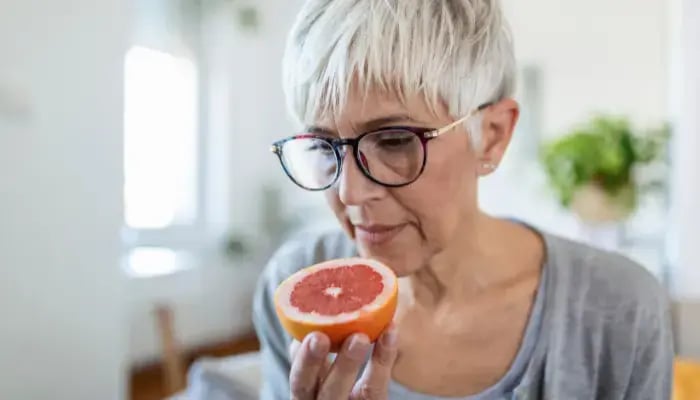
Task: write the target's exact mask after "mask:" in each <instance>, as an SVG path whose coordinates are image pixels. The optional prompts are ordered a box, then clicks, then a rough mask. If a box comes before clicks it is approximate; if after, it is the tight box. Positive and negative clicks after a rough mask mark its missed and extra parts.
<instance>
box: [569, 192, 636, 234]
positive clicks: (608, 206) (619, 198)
mask: <svg viewBox="0 0 700 400" xmlns="http://www.w3.org/2000/svg"><path fill="white" fill-rule="evenodd" d="M635 203H636V195H635V190H634V186H633V185H632V184H630V185H627V186H626V187H623V188H621V189H619V190H618V191H617V192H616V193H615V194H610V193H608V192H606V191H605V190H604V189H603V188H602V187H600V186H599V185H598V184H595V183H589V184H586V185H584V186H581V187H580V188H578V189H577V190H576V192H575V193H574V196H573V199H572V201H571V211H573V212H574V214H576V216H578V218H579V219H581V221H582V222H584V223H586V224H593V225H596V224H609V223H615V222H621V221H624V220H625V219H627V218H628V217H629V216H630V214H632V212H633V211H634V208H635Z"/></svg>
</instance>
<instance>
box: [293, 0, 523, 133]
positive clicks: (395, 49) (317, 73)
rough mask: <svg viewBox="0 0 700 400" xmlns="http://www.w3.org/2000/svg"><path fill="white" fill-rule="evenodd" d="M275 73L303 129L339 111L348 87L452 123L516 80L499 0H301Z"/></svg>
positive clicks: (510, 87)
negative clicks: (423, 106) (418, 101)
mask: <svg viewBox="0 0 700 400" xmlns="http://www.w3.org/2000/svg"><path fill="white" fill-rule="evenodd" d="M283 67H284V68H283V69H284V79H283V80H284V90H285V95H286V99H287V105H288V107H289V109H290V112H291V114H292V116H293V117H294V119H295V120H296V122H298V123H299V124H301V125H305V124H311V123H312V122H313V121H314V120H315V119H317V118H318V117H319V116H320V115H327V113H332V114H337V113H338V112H339V111H340V110H341V109H342V107H343V105H344V104H345V101H346V100H347V96H348V92H349V90H350V85H351V84H352V83H355V84H359V85H360V86H361V87H362V88H363V90H367V89H369V88H370V87H378V88H380V89H387V90H391V91H393V92H394V93H395V94H396V95H397V96H399V98H401V99H405V98H407V97H408V96H415V95H423V96H425V100H426V102H427V104H428V105H430V106H431V108H432V109H433V110H435V107H437V105H438V104H440V102H444V104H445V105H446V106H447V108H448V111H449V113H450V114H451V115H452V116H453V117H455V118H459V117H462V116H464V115H466V114H467V113H468V112H470V111H471V110H473V109H474V108H476V107H478V106H479V105H481V104H483V103H487V102H492V101H497V100H500V99H503V98H506V97H509V96H512V95H513V92H514V90H515V76H516V66H515V56H514V50H513V43H512V39H511V34H510V28H509V26H508V23H507V22H506V20H505V17H504V15H503V11H502V9H501V5H500V2H499V0H307V1H306V2H305V3H304V5H303V7H302V9H301V11H300V12H299V14H298V16H297V19H296V22H295V24H294V26H293V28H292V30H291V33H290V34H289V39H288V42H287V49H286V53H285V57H284V65H283ZM472 133H474V132H472Z"/></svg>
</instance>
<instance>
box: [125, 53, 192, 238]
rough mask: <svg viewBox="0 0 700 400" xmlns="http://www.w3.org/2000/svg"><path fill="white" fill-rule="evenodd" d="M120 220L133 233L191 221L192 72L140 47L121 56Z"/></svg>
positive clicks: (184, 62) (187, 64)
mask: <svg viewBox="0 0 700 400" xmlns="http://www.w3.org/2000/svg"><path fill="white" fill-rule="evenodd" d="M124 73H125V82H124V85H125V93H124V101H125V104H124V109H125V111H124V113H125V114H124V175H125V187H124V197H125V199H124V200H125V206H126V210H125V214H126V215H125V218H126V224H127V226H128V227H129V228H133V229H163V228H167V227H171V226H176V225H187V224H191V223H193V222H194V220H195V219H196V218H197V192H198V190H197V188H198V182H197V171H198V168H197V167H198V164H197V149H198V145H199V143H198V140H197V137H198V133H197V132H198V109H197V108H198V93H197V71H196V68H195V65H194V63H193V62H192V61H191V60H189V59H187V58H179V57H175V56H173V55H171V54H168V53H164V52H161V51H157V50H153V49H148V48H145V47H133V48H131V49H130V50H129V52H128V53H127V55H126V61H125V71H124Z"/></svg>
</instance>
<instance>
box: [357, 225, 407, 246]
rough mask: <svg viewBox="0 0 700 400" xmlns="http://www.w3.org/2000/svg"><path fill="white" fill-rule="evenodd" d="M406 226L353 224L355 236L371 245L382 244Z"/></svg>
mask: <svg viewBox="0 0 700 400" xmlns="http://www.w3.org/2000/svg"><path fill="white" fill-rule="evenodd" d="M405 226H406V224H402V225H355V238H357V240H359V241H362V242H364V243H367V244H371V245H378V244H384V243H387V242H389V241H390V240H391V239H393V238H394V237H396V235H398V234H399V233H400V232H401V230H402V229H403V228H404V227H405Z"/></svg>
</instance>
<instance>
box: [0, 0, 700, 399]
mask: <svg viewBox="0 0 700 400" xmlns="http://www.w3.org/2000/svg"><path fill="white" fill-rule="evenodd" d="M93 3H94V2H93ZM93 3H91V2H87V1H83V0H61V1H57V2H51V3H50V4H46V3H45V2H38V1H35V0H22V1H20V0H0V194H1V195H0V237H1V240H0V270H1V271H2V279H1V280H0V310H1V313H0V315H2V317H3V319H2V322H0V355H1V356H0V372H1V373H0V398H2V399H5V398H7V399H24V398H31V399H42V398H58V399H94V398H124V396H125V389H124V382H125V374H126V373H127V371H128V370H129V369H130V368H132V367H135V366H136V367H137V366H142V365H146V364H148V363H150V362H152V361H154V360H157V359H158V358H159V357H160V356H161V346H162V342H161V336H160V332H159V331H158V326H157V324H156V322H155V319H154V309H155V307H156V306H157V305H165V306H167V307H169V308H170V309H171V310H172V311H173V315H174V329H175V332H176V335H177V339H178V341H179V342H180V344H181V346H182V347H183V348H186V349H187V348H195V347H197V346H202V345H206V344H208V343H212V342H217V341H221V340H227V339H229V338H235V337H240V336H244V335H246V334H248V333H250V330H251V321H250V313H251V310H250V304H251V296H252V293H253V290H254V284H255V281H256V279H257V276H258V274H259V272H260V270H261V268H262V266H263V265H264V263H265V260H266V259H267V258H268V257H269V256H270V255H271V253H272V251H273V250H274V248H275V247H276V246H278V245H279V243H280V242H281V241H282V240H283V238H284V237H285V236H286V235H289V234H291V232H294V231H298V230H301V229H311V228H312V227H315V226H332V225H333V224H334V221H333V220H332V217H331V216H330V215H329V213H328V211H327V210H326V209H325V208H324V207H323V198H322V196H321V195H317V194H309V193H304V192H301V191H300V190H298V189H297V188H296V187H294V186H293V185H292V184H291V183H289V182H287V180H286V178H285V177H284V175H283V173H282V171H281V169H280V168H279V165H278V163H277V160H276V159H275V158H274V157H273V156H272V155H271V154H270V153H269V152H268V151H267V149H268V146H269V144H270V143H271V141H273V140H274V139H276V138H280V137H283V136H287V135H290V134H291V133H293V126H292V125H291V124H290V122H289V120H288V119H287V117H286V112H285V106H284V101H283V96H282V92H281V85H280V80H281V66H280V59H281V57H282V53H283V48H284V42H285V35H286V33H287V31H288V29H289V27H290V26H291V23H292V21H293V16H294V13H295V12H296V10H297V9H298V7H299V5H300V4H301V1H299V0H295V1H280V0H258V1H253V0H236V1H226V0H200V1H195V0H171V1H166V0H139V1H117V0H103V1H101V2H96V3H94V4H93ZM504 6H505V9H506V13H507V14H508V17H509V18H510V21H511V23H512V26H513V31H514V37H515V41H516V49H517V55H518V59H519V62H520V66H521V80H520V88H519V94H518V100H519V101H521V103H522V104H523V107H524V113H523V121H522V123H521V125H520V127H519V128H518V132H517V134H516V138H515V141H514V143H513V147H512V149H511V150H509V153H508V155H507V159H506V161H505V162H504V165H503V166H502V167H501V168H500V170H499V172H498V173H497V174H495V175H494V176H493V177H491V178H488V179H486V180H485V181H484V182H483V185H482V190H481V194H480V195H481V203H482V205H483V207H484V208H485V209H486V210H488V211H489V212H492V213H495V214H499V215H507V216H513V217H518V218H521V219H523V220H526V221H528V222H530V223H533V224H535V225H537V226H540V227H543V228H545V229H548V230H551V231H554V232H556V233H559V234H562V235H566V236H570V237H574V238H583V237H584V236H586V235H590V232H588V231H586V229H587V228H586V227H585V226H582V225H581V223H580V221H578V220H577V219H576V218H575V217H574V216H573V215H572V213H571V212H570V211H569V210H567V209H565V208H563V207H562V206H560V205H559V203H558V202H557V201H556V199H555V198H554V196H553V195H552V193H551V191H550V190H549V189H548V187H547V184H546V179H545V176H544V173H543V171H542V168H541V166H540V164H539V162H538V151H539V148H540V146H541V145H542V143H543V142H545V141H547V140H551V139H553V138H556V137H559V136H561V135H563V134H565V133H567V132H568V131H569V130H570V129H571V128H572V127H573V126H575V125H576V124H578V123H580V122H581V121H585V120H586V119H587V118H589V117H590V116H591V115H593V114H594V113H596V112H605V113H612V114H620V115H625V116H627V117H629V119H630V120H632V121H633V122H634V123H635V124H639V125H640V126H647V125H652V124H658V123H662V122H670V123H672V124H673V125H674V139H673V141H672V143H671V149H672V150H671V156H670V158H671V161H672V169H671V172H670V173H669V174H668V176H664V182H665V183H666V184H667V185H666V186H664V188H663V189H662V190H661V191H660V192H657V193H655V194H653V195H649V196H646V197H644V198H643V199H642V200H641V202H640V206H639V208H638V209H637V211H636V212H635V214H634V215H633V216H632V217H631V218H630V220H629V221H628V222H627V223H626V224H625V232H626V237H627V239H626V240H625V241H624V242H623V243H621V244H620V245H619V250H620V251H623V252H625V253H626V254H628V255H629V256H631V257H633V258H635V259H637V260H638V261H640V262H642V263H643V264H644V265H645V266H646V267H647V268H649V269H650V270H651V271H652V272H653V273H654V274H656V275H657V276H658V277H659V279H662V280H663V281H664V282H665V283H666V284H667V285H668V287H669V288H671V289H672V290H674V293H676V295H677V296H678V297H683V298H687V299H693V298H698V297H700V290H698V288H699V287H700V251H699V250H698V249H700V247H699V246H698V241H697V240H698V239H697V238H698V237H700V232H699V231H698V229H699V228H698V227H700V213H699V212H698V211H697V207H696V205H697V204H698V202H700V183H699V182H700V177H699V176H698V171H699V170H700V163H699V161H698V152H699V151H700V142H699V141H698V136H699V133H698V129H700V128H699V127H700V122H699V121H698V118H699V117H698V112H697V111H698V110H699V109H700V101H699V100H698V93H700V86H699V82H700V78H699V77H698V73H697V71H699V70H700V59H699V58H698V57H700V51H698V48H697V43H698V40H699V39H700V33H699V32H698V30H697V29H698V28H697V27H698V26H700V24H699V23H698V22H699V21H698V19H699V18H700V10H699V8H700V7H699V6H698V4H697V2H695V1H694V0H674V1H671V0H620V1H616V2H609V1H603V0H591V1H587V2H577V1H555V0H532V1H528V2H522V1H515V0H504ZM159 88H160V89H159ZM163 88H167V89H163ZM129 99H132V100H131V101H130V100H129ZM124 182H125V183H126V186H124ZM596 232H598V231H596ZM599 233H600V235H605V234H607V231H604V230H603V231H599ZM696 318H697V319H698V320H699V321H700V316H697V317H696ZM684 326H685V327H686V329H688V330H690V329H695V328H694V327H695V326H697V325H693V324H692V323H688V325H684ZM684 343H685V344H684V346H685V348H686V349H689V351H690V353H692V354H694V355H696V356H700V343H696V342H693V341H688V342H687V343H686V342H684ZM30 350H31V351H30ZM27 382H38V384H36V385H27ZM97 393H101V394H105V393H108V394H109V395H108V396H107V397H105V396H104V395H97ZM110 396H111V397H110Z"/></svg>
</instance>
